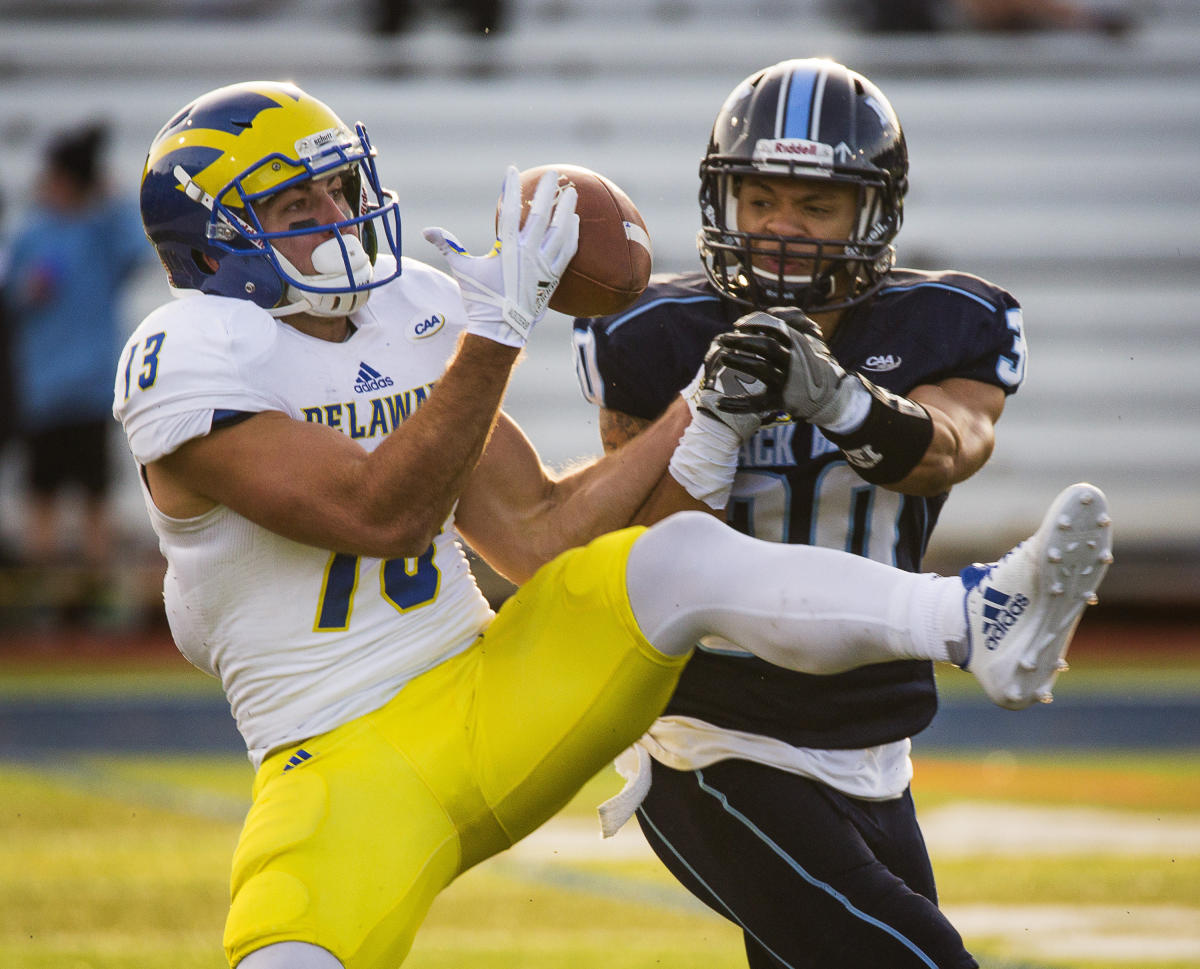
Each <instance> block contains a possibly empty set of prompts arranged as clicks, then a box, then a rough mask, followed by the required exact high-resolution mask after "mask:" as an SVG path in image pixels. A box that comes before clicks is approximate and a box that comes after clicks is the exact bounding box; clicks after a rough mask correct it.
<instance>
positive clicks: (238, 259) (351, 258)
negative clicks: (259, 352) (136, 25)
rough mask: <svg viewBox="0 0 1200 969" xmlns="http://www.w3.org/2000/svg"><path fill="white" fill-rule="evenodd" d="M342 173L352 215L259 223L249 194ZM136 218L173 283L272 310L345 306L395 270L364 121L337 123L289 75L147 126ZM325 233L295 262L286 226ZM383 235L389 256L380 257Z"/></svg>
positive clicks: (394, 247) (220, 93)
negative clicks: (299, 265) (281, 226)
mask: <svg viewBox="0 0 1200 969" xmlns="http://www.w3.org/2000/svg"><path fill="white" fill-rule="evenodd" d="M338 173H340V174H341V175H342V176H343V186H344V188H345V196H346V198H347V199H348V200H349V201H350V203H351V206H352V211H351V213H350V215H349V217H348V218H346V219H344V220H342V221H339V222H334V223H328V224H324V225H308V226H303V227H295V228H292V229H288V230H285V231H281V232H264V231H263V228H262V225H261V223H260V222H259V219H258V216H257V215H256V214H255V211H254V203H255V202H256V201H258V200H260V199H264V198H266V197H267V196H270V195H273V194H274V193H276V192H279V191H280V190H282V189H285V188H287V187H289V186H291V185H294V184H296V183H298V182H301V181H303V180H305V179H310V178H316V177H329V176H331V175H334V174H338ZM141 209H142V222H143V224H144V225H145V228H146V235H147V236H149V238H150V241H151V242H153V243H154V246H155V248H156V249H157V250H158V255H159V258H160V259H161V260H162V264H163V266H164V268H165V269H166V271H167V277H168V279H169V281H170V284H171V288H172V290H173V291H175V292H176V293H177V294H181V293H182V292H183V291H188V290H199V291H200V292H203V293H211V294H215V295H218V296H230V297H233V298H235V299H247V300H250V301H252V302H254V303H256V304H257V305H259V306H261V307H262V308H263V309H265V310H267V311H268V312H270V313H271V314H272V315H274V316H285V315H288V314H290V313H297V312H307V313H312V314H315V315H318V316H345V315H347V314H349V313H351V312H353V311H354V310H356V309H358V308H359V307H361V306H362V305H363V304H364V303H365V302H366V299H367V296H368V295H369V292H370V290H371V289H373V288H375V287H377V286H382V285H383V284H384V283H387V282H390V281H391V280H393V279H395V278H396V277H397V276H398V275H399V274H400V268H399V261H400V260H399V255H400V214H399V205H398V202H397V198H396V194H395V193H394V192H392V191H390V190H388V189H385V188H383V187H382V186H381V185H380V184H379V175H378V173H377V171H376V168H375V149H374V147H372V145H371V142H370V139H369V138H368V137H367V132H366V129H365V128H364V127H363V126H362V125H361V124H359V125H356V126H355V128H354V130H353V131H351V130H350V128H349V127H348V126H347V125H345V124H344V123H343V122H342V121H341V119H339V118H338V116H337V115H336V114H334V113H333V111H331V110H330V109H329V107H327V106H326V105H325V104H323V103H322V102H320V101H318V100H317V99H316V98H313V97H310V96H309V95H307V94H305V93H304V92H303V91H301V90H300V89H299V88H298V87H296V86H295V85H293V84H288V83H279V82H274V81H252V82H247V83H243V84H234V85H231V86H229V87H223V88H219V89H217V90H215V91H211V92H209V93H208V94H205V95H203V96H202V97H200V98H197V99H196V100H195V101H193V102H192V103H191V104H189V105H188V106H187V107H185V108H183V110H181V111H180V112H179V113H178V114H176V115H175V117H174V118H172V119H171V120H170V121H168V122H167V124H166V125H165V126H164V127H163V129H162V130H161V131H159V133H158V134H157V135H156V136H155V138H154V141H153V142H152V143H151V145H150V151H149V154H148V155H147V157H146V167H145V170H144V172H143V173H142V188H141ZM330 232H332V233H333V237H332V238H330V239H328V240H327V241H326V242H324V243H322V244H321V245H320V246H318V247H317V248H316V249H315V250H314V252H313V264H314V267H315V268H316V269H317V272H316V274H304V273H300V272H299V271H298V270H297V269H296V268H295V267H294V266H293V265H292V264H291V263H290V262H288V260H287V259H286V258H285V257H283V256H282V255H281V254H280V253H279V252H278V251H277V250H276V249H275V247H274V245H273V241H274V240H275V239H278V238H280V237H283V236H295V235H304V234H310V233H314V234H320V233H330ZM381 241H382V242H385V243H386V246H387V248H388V249H390V250H391V254H392V258H387V259H384V260H380V261H379V263H378V268H379V271H378V272H377V256H378V254H379V248H380V243H381Z"/></svg>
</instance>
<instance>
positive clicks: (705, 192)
mask: <svg viewBox="0 0 1200 969" xmlns="http://www.w3.org/2000/svg"><path fill="white" fill-rule="evenodd" d="M750 174H754V175H760V176H771V175H775V176H784V177H789V178H819V179H825V180H832V181H834V182H843V183H849V184H851V185H854V186H856V187H857V190H858V202H857V211H858V217H857V220H856V224H855V227H854V229H853V230H852V232H851V235H850V237H849V238H845V239H814V238H804V237H796V236H788V237H784V236H776V235H763V234H757V235H756V234H751V233H747V232H741V231H739V230H738V223H737V200H738V188H739V185H740V182H741V180H742V178H743V177H744V176H746V175H750ZM907 189H908V151H907V148H906V147H905V143H904V133H903V131H902V130H901V128H900V122H899V120H898V119H897V118H896V113H895V112H894V111H893V110H892V106H891V105H890V104H889V103H888V100H887V98H885V97H884V96H883V94H882V92H880V90H879V89H878V88H877V87H876V86H875V85H874V84H872V83H871V82H870V81H868V80H867V79H866V78H865V77H863V76H862V75H861V74H857V73H855V72H854V71H851V70H849V69H848V68H846V67H844V66H843V65H841V64H838V63H836V62H835V61H831V60H826V59H817V58H813V59H806V60H788V61H782V62H780V63H778V64H775V65H774V66H772V67H768V68H765V69H763V70H761V71H758V72H756V73H755V74H752V75H751V76H750V77H748V78H746V79H745V80H744V81H742V83H741V84H739V85H738V86H737V87H736V88H735V89H734V90H733V92H732V93H731V94H730V95H729V97H728V98H726V100H725V104H724V105H723V106H722V108H721V111H720V113H719V114H718V115H717V120H716V123H715V124H714V126H713V130H712V136H711V138H710V140H709V145H708V151H707V153H706V154H705V156H704V160H703V161H702V162H701V163H700V217H701V224H702V228H701V230H700V233H699V237H698V239H697V243H698V247H699V249H700V255H701V258H702V259H703V261H704V267H705V270H706V272H707V273H708V277H709V279H710V280H711V281H712V283H713V285H714V286H716V288H717V289H718V290H720V291H721V292H722V293H723V294H724V295H725V296H727V297H729V298H730V299H732V300H735V301H737V302H739V303H743V304H746V305H749V306H754V307H757V308H759V309H767V308H769V307H772V306H780V305H786V306H795V307H799V308H800V309H803V310H805V311H806V312H815V311H825V310H833V309H841V308H844V307H846V306H851V305H853V304H854V303H858V302H861V301H862V300H864V299H866V298H867V297H868V296H870V295H871V294H872V293H874V292H875V291H876V290H877V289H879V287H880V286H881V285H883V278H884V276H886V275H887V273H888V271H889V270H890V269H891V267H892V264H893V261H894V259H895V249H894V248H893V247H892V244H891V243H892V240H893V239H894V238H895V237H896V233H897V232H899V230H900V223H901V220H902V218H903V205H904V194H905V192H906V191H907ZM789 245H791V246H792V247H793V251H794V249H795V247H797V246H802V247H804V251H806V252H813V253H814V254H815V256H814V263H813V269H812V271H811V273H810V274H808V275H803V276H798V275H785V273H784V269H783V266H784V263H785V253H786V251H787V248H788V246H789ZM755 255H759V256H761V257H769V258H766V259H762V260H760V261H763V262H767V263H768V264H771V265H778V266H779V267H780V268H779V270H778V271H775V272H769V271H765V270H763V269H761V268H756V267H755V266H754V256H755Z"/></svg>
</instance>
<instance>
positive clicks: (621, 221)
mask: <svg viewBox="0 0 1200 969" xmlns="http://www.w3.org/2000/svg"><path fill="white" fill-rule="evenodd" d="M548 168H552V169H554V170H555V171H556V172H558V184H559V185H560V186H561V187H565V186H567V185H573V186H575V191H576V192H577V193H578V194H579V201H578V202H577V203H576V205H575V211H576V212H577V213H578V215H579V248H578V249H577V250H576V252H575V255H574V257H573V258H572V259H571V261H570V263H568V264H567V268H566V271H564V272H563V275H562V279H560V280H559V283H558V288H557V289H555V291H554V295H553V296H552V297H551V298H550V308H551V309H552V310H557V311H558V312H560V313H565V314H566V315H567V316H608V315H610V314H612V313H619V312H621V310H623V309H625V308H626V307H627V306H629V305H630V304H631V303H632V302H633V301H634V300H635V299H637V298H638V297H639V296H640V295H641V294H642V291H643V290H644V289H645V288H646V283H647V282H649V281H650V263H651V261H652V257H653V253H652V251H651V246H650V234H649V233H648V232H647V231H646V223H645V221H644V220H643V219H642V215H641V213H640V212H639V211H638V210H637V206H636V205H634V204H633V201H632V200H631V199H630V198H629V196H628V195H626V194H625V193H624V192H623V191H622V190H621V188H620V187H619V186H618V185H617V184H616V183H614V182H613V181H612V180H611V179H609V178H605V177H604V176H603V175H601V174H599V173H598V172H593V171H591V170H590V169H587V168H581V167H580V166H578V165H539V166H538V167H536V168H527V169H526V170H525V171H523V172H521V198H522V201H523V202H524V206H523V209H522V212H521V221H522V223H524V221H525V213H526V212H527V211H528V208H529V201H530V199H532V198H533V191H534V189H535V188H537V183H538V179H539V178H541V176H542V174H543V173H544V172H545V171H546V170H547V169H548Z"/></svg>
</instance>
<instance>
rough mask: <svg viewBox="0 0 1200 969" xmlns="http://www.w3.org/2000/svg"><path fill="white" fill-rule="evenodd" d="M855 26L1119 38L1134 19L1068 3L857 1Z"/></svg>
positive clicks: (1029, 0) (1113, 11) (1023, 0)
mask: <svg viewBox="0 0 1200 969" xmlns="http://www.w3.org/2000/svg"><path fill="white" fill-rule="evenodd" d="M856 7H857V11H856V13H857V16H858V18H859V21H860V26H861V27H863V28H864V29H866V30H871V31H878V32H891V31H912V32H935V31H940V30H948V29H953V28H956V27H961V28H966V29H969V30H989V31H1008V32H1020V31H1030V30H1081V31H1091V32H1094V33H1103V34H1107V35H1109V36H1113V37H1115V36H1120V35H1122V34H1125V33H1127V32H1128V31H1129V30H1131V29H1132V28H1133V26H1134V20H1133V17H1132V16H1131V15H1130V14H1128V13H1127V12H1125V11H1122V10H1117V9H1099V8H1092V7H1089V6H1086V5H1084V4H1080V3H1075V2H1073V0H858V2H857V3H856Z"/></svg>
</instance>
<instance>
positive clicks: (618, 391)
mask: <svg viewBox="0 0 1200 969" xmlns="http://www.w3.org/2000/svg"><path fill="white" fill-rule="evenodd" d="M574 339H575V373H576V376H577V377H578V379H579V386H580V390H581V391H582V393H583V396H584V397H585V398H586V399H587V400H589V401H590V402H591V403H593V404H596V405H597V406H598V407H603V408H606V409H608V410H615V411H621V412H622V413H625V414H630V415H632V416H634V417H640V418H643V419H645V420H653V419H654V418H656V417H658V416H659V415H660V414H662V412H663V411H664V410H666V409H667V407H668V406H670V404H671V403H672V402H673V401H674V399H675V397H676V396H677V395H678V393H679V391H680V390H681V389H682V388H684V387H686V386H687V385H688V384H689V383H690V382H691V380H692V378H693V377H694V376H695V375H696V371H697V370H698V369H699V367H700V365H701V363H702V362H703V360H704V350H705V348H706V347H707V346H708V342H709V339H710V337H709V335H708V334H707V333H706V332H704V333H700V332H698V331H695V330H694V329H693V328H692V327H690V326H688V325H687V324H686V321H684V320H682V319H679V318H677V317H676V315H675V314H673V313H672V312H671V311H670V305H669V304H668V305H663V304H661V303H660V304H657V305H656V304H654V303H651V304H648V305H645V306H643V307H637V308H635V309H633V310H630V311H628V312H626V313H625V314H623V315H621V316H617V317H602V318H599V319H584V318H581V319H577V320H576V321H575V333H574Z"/></svg>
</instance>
